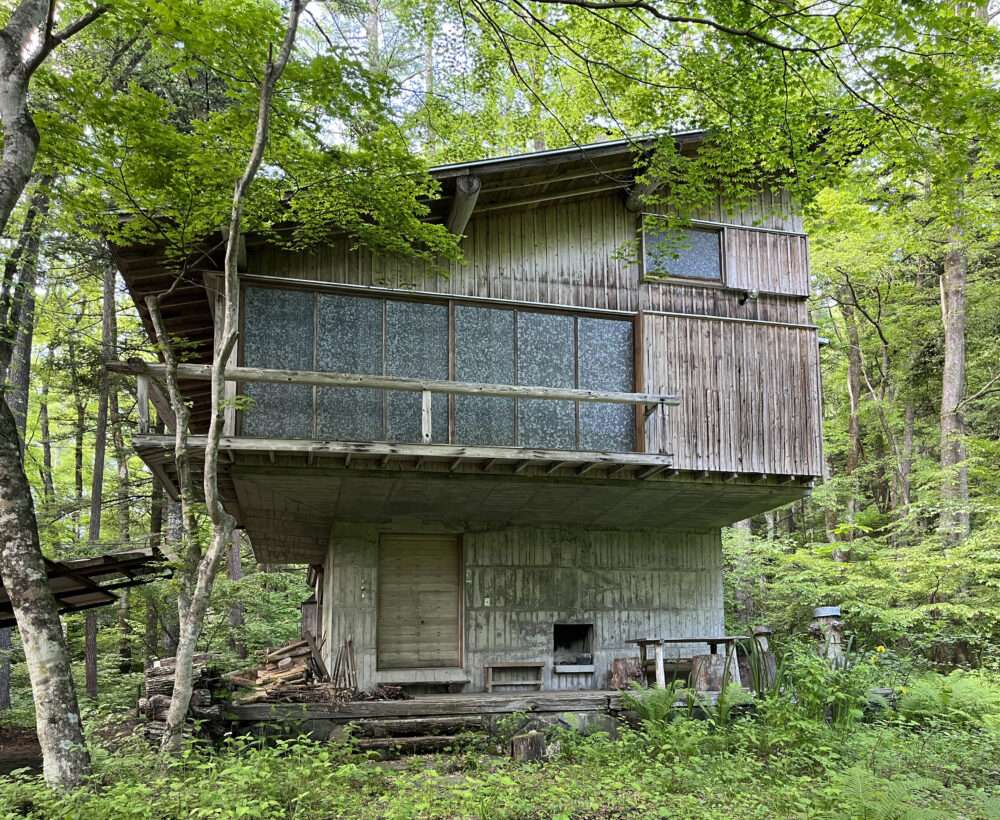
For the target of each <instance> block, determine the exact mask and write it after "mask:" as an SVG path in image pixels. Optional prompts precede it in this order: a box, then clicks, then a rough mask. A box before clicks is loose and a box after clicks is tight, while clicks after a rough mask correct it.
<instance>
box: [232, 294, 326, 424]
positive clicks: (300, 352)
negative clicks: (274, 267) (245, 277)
mask: <svg viewBox="0 0 1000 820" xmlns="http://www.w3.org/2000/svg"><path fill="white" fill-rule="evenodd" d="M243 305H244V322H243V328H244V331H243V364H244V365H246V366H247V367H265V368H277V369H281V370H312V368H313V294H311V293H309V292H308V291H301V290H278V289H275V288H247V289H246V292H245V295H244V302H243ZM242 392H243V395H245V396H247V397H248V398H251V399H253V400H254V402H256V406H255V407H253V408H251V409H249V410H246V411H244V412H243V421H242V432H243V435H245V436H261V437H276V438H312V435H313V432H312V415H313V401H312V392H313V391H312V388H311V387H309V386H308V385H285V384H261V383H259V382H257V383H250V382H248V383H246V384H244V385H243V386H242Z"/></svg>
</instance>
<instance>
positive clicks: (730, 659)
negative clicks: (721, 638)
mask: <svg viewBox="0 0 1000 820" xmlns="http://www.w3.org/2000/svg"><path fill="white" fill-rule="evenodd" d="M726 668H727V672H728V673H729V674H728V678H729V680H730V682H732V683H735V684H737V685H738V686H742V685H743V679H742V676H741V675H740V662H739V658H737V657H736V644H734V643H727V644H726Z"/></svg>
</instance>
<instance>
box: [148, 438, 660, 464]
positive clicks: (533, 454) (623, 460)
mask: <svg viewBox="0 0 1000 820" xmlns="http://www.w3.org/2000/svg"><path fill="white" fill-rule="evenodd" d="M173 441H174V439H173V436H153V435H136V436H133V437H132V445H133V446H134V447H136V448H139V449H142V448H150V447H158V446H159V447H164V448H172V447H173ZM206 441H207V437H206V436H189V437H188V446H189V447H190V448H191V449H192V450H193V451H197V450H203V449H204V448H205V444H206ZM219 449H220V450H221V451H227V450H232V451H235V452H244V453H289V454H291V453H298V454H305V453H313V454H315V455H335V456H341V457H343V458H344V460H345V462H347V464H350V459H351V457H352V456H358V457H368V458H375V459H381V458H382V457H383V456H385V455H389V456H397V457H406V458H416V459H420V460H425V459H439V460H442V461H447V462H450V463H453V462H454V461H455V460H456V459H462V460H467V461H477V462H478V461H489V460H494V461H506V462H510V463H514V464H516V467H515V472H520V471H521V470H523V469H525V468H526V467H528V466H531V465H537V466H539V467H546V468H547V467H550V466H552V464H553V463H556V462H559V463H561V464H562V465H563V466H570V465H574V466H580V465H584V464H593V465H594V466H605V467H613V466H616V465H624V467H625V468H626V469H628V468H636V467H654V466H657V467H658V466H663V467H670V466H672V462H673V456H668V455H658V454H655V453H614V452H609V451H598V450H589V451H588V450H580V451H576V450H540V449H537V448H531V449H528V448H524V447H475V446H470V447H465V446H461V445H457V444H396V443H394V442H382V441H373V442H368V441H336V440H333V439H284V438H282V439H274V438H249V437H244V436H223V437H222V439H221V440H220V441H219ZM147 457H148V456H147V455H146V454H143V458H144V459H145V458H147ZM345 466H347V465H346V464H345Z"/></svg>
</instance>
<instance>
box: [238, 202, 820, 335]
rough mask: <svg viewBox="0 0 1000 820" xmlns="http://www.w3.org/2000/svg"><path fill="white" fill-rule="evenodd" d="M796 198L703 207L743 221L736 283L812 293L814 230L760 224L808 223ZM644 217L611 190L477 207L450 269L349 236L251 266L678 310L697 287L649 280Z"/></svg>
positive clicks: (794, 307) (387, 283)
mask: <svg viewBox="0 0 1000 820" xmlns="http://www.w3.org/2000/svg"><path fill="white" fill-rule="evenodd" d="M787 204H788V203H787V195H784V194H782V195H777V194H774V195H772V194H770V193H767V192H765V193H762V194H761V195H760V196H759V197H758V200H757V201H756V202H755V203H753V204H752V205H751V206H749V207H748V208H747V209H745V210H743V211H740V212H738V213H735V214H732V213H729V212H728V211H727V210H726V208H725V207H723V205H722V203H721V202H717V203H716V204H715V205H714V206H713V207H712V208H709V209H708V210H706V211H705V212H703V213H701V214H699V215H698V217H699V218H701V219H707V220H711V221H719V222H726V223H727V224H731V225H733V226H734V227H732V228H728V229H727V233H728V234H730V235H731V236H732V237H733V239H732V243H731V244H732V248H731V249H730V250H729V252H728V253H727V258H726V264H727V269H728V270H729V271H730V272H731V276H732V277H733V281H732V282H730V283H729V284H730V286H731V287H734V288H740V289H750V288H757V289H759V290H762V291H766V292H775V293H783V294H788V295H790V296H803V295H807V294H808V263H807V258H806V243H805V238H804V237H801V236H798V235H795V234H774V233H768V232H763V231H758V230H754V228H755V227H762V228H770V229H772V230H782V231H799V230H801V220H800V219H799V218H798V217H797V216H787V217H786V216H784V215H783V214H781V213H780V212H777V211H773V210H772V209H773V208H774V207H779V206H780V207H787ZM639 224H640V220H639V217H638V216H637V215H636V214H631V213H629V212H628V211H626V210H625V207H624V204H623V201H622V199H621V198H620V197H618V196H616V195H604V196H596V197H591V198H588V199H581V200H577V201H572V202H562V203H557V204H551V205H545V206H539V207H535V208H528V209H520V210H509V211H504V212H500V213H492V214H483V215H481V216H479V217H475V216H474V217H473V219H472V221H471V222H470V223H469V226H468V228H467V229H466V230H467V234H468V235H467V236H466V237H465V238H464V239H463V240H462V243H461V248H462V253H463V255H464V259H465V262H464V264H461V263H458V262H450V263H445V266H444V267H445V269H444V272H443V275H437V274H435V273H433V272H431V271H429V269H428V268H427V266H426V265H424V264H422V263H416V262H412V261H409V260H406V259H401V258H389V257H384V256H378V255H376V254H374V253H373V252H372V251H370V250H367V249H365V248H359V247H355V243H354V242H353V241H352V240H350V239H346V238H341V239H337V240H334V241H332V242H331V243H330V244H329V245H326V246H322V247H318V248H314V249H311V250H308V251H300V252H289V251H286V250H282V249H280V248H277V247H262V248H257V249H255V250H254V251H253V252H252V253H251V254H250V256H249V270H248V272H249V273H250V274H256V275H262V276H276V277H289V278H293V279H303V280H309V281H316V282H324V283H329V284H342V285H352V286H362V287H388V288H399V289H415V290H419V291H424V292H429V293H440V294H442V295H449V296H457V297H462V296H466V297H475V298H482V299H495V300H501V301H503V300H514V301H523V302H536V303H542V304H551V305H564V306H568V307H586V308H592V309H598V310H620V311H629V312H632V311H636V310H638V309H639V308H641V307H647V308H655V309H659V310H671V309H673V308H671V307H668V306H667V305H668V304H669V303H670V302H672V301H674V300H675V298H678V297H675V296H674V292H675V291H680V293H681V294H684V293H692V292H694V291H696V290H698V288H697V287H696V286H691V285H690V284H685V283H680V282H678V283H674V282H663V283H651V284H640V278H641V273H640V265H639V264H638V259H637V256H638V237H639ZM701 290H712V289H711V288H707V289H706V288H702V289H701ZM679 298H682V299H683V298H687V297H685V296H683V295H681V296H680V297H679ZM713 299H714V298H706V299H705V302H704V307H705V309H707V310H710V311H714V310H716V309H723V310H725V309H729V306H728V303H727V302H726V300H724V299H721V298H719V299H718V300H717V301H714V300H713ZM730 301H735V300H730ZM799 302H800V300H798V299H793V300H786V302H780V301H779V302H774V301H773V300H772V302H768V303H765V302H760V303H758V304H757V305H753V306H750V307H748V308H747V310H746V313H745V314H743V315H749V313H751V312H754V313H756V314H757V316H755V318H766V319H767V320H769V321H781V319H780V318H779V317H778V313H779V312H781V311H782V310H788V311H791V312H793V313H799V312H801V311H800V310H799V304H798V303H799ZM762 314H766V315H762Z"/></svg>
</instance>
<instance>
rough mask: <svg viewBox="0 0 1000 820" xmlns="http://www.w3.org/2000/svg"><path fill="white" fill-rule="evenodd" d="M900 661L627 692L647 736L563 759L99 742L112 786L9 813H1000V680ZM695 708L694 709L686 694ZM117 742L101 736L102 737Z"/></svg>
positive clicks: (296, 745) (9, 804) (580, 742)
mask: <svg viewBox="0 0 1000 820" xmlns="http://www.w3.org/2000/svg"><path fill="white" fill-rule="evenodd" d="M888 654H889V653H877V652H875V653H871V654H859V655H858V656H856V657H855V658H854V659H853V660H854V663H852V664H850V665H848V666H845V667H844V668H843V669H838V670H828V669H827V667H826V665H825V664H824V663H823V662H822V660H820V659H819V658H818V657H816V656H815V655H812V654H810V653H808V652H801V653H792V654H791V655H790V656H789V657H788V658H786V659H785V660H784V661H782V662H781V663H780V664H779V668H778V678H779V680H778V681H776V683H775V685H774V686H773V687H771V688H769V689H767V690H766V691H762V692H760V693H758V695H757V696H756V697H754V698H752V699H751V698H749V697H748V696H747V695H746V694H745V693H743V692H742V691H740V692H737V691H736V690H735V689H734V688H733V687H731V688H730V689H729V690H727V692H726V693H724V694H723V696H722V697H721V698H720V700H719V702H718V703H716V702H713V701H712V700H708V699H704V700H695V699H694V695H693V693H691V692H688V691H687V690H684V689H681V688H680V687H677V686H671V687H668V688H667V689H663V690H647V691H641V690H640V691H636V692H635V693H634V694H632V695H626V705H627V706H629V707H631V709H632V710H633V717H634V719H633V721H632V725H631V728H628V727H626V726H625V725H624V724H623V725H622V726H621V728H620V729H619V730H618V731H617V732H616V733H615V734H614V736H612V735H609V734H607V733H603V732H596V733H591V734H586V733H584V732H579V731H574V730H566V729H561V730H556V731H555V732H554V734H553V738H552V740H553V741H554V745H553V748H554V749H556V751H555V752H554V755H553V758H552V760H550V761H549V762H547V763H545V764H542V765H537V764H517V763H513V762H511V761H510V760H509V759H507V758H506V757H505V756H502V755H500V754H494V755H484V754H481V753H478V752H475V753H474V752H471V751H469V747H467V746H465V745H464V744H463V741H462V739H461V738H458V739H456V745H455V748H454V749H453V750H452V751H450V752H446V753H444V754H441V755H437V756H433V757H419V758H411V759H409V760H403V761H398V762H396V763H391V764H390V763H380V762H377V761H373V760H368V759H366V758H365V757H364V756H363V755H360V754H357V753H356V751H355V750H354V749H353V748H352V747H351V746H349V745H331V744H322V743H316V742H313V741H311V740H308V739H305V738H298V739H292V740H279V741H271V742H268V743H264V742H261V741H258V740H253V739H249V738H230V739H227V740H226V741H225V743H224V744H223V746H222V747H221V748H220V749H212V748H208V747H205V746H201V745H191V746H189V747H188V748H187V750H186V751H185V753H184V754H183V756H182V757H181V758H180V759H178V760H177V761H176V762H175V763H173V764H172V765H171V767H170V768H169V769H168V770H162V769H160V768H159V765H158V763H157V760H156V758H155V756H154V754H153V753H152V752H151V751H150V750H149V749H148V748H147V747H146V746H145V744H144V743H143V742H142V741H141V740H140V739H138V738H137V737H135V736H130V735H122V736H115V735H114V734H113V733H111V732H109V731H108V726H107V725H106V724H105V725H104V726H103V727H102V730H101V731H100V732H99V733H98V732H91V737H92V738H94V741H93V742H94V752H95V763H96V775H95V778H94V781H93V783H92V786H91V787H90V788H88V789H83V790H80V791H77V792H74V793H71V794H59V793H56V792H53V791H51V790H49V789H48V788H47V787H45V786H44V784H43V783H42V782H41V780H40V778H38V777H35V776H29V775H27V774H24V773H22V774H19V775H15V776H12V777H9V778H0V818H5V820H6V818H21V817H30V818H45V819H46V820H47V819H48V818H56V817H66V818H112V819H115V818H122V820H124V819H125V818H164V819H166V820H169V818H189V817H190V818H200V817H225V818H317V817H355V818H365V819H366V820H367V818H381V817H385V818H480V819H481V820H490V819H491V818H549V817H555V818H594V819H595V820H596V819H597V818H626V817H684V818H692V819H693V820H697V819H698V818H705V819H706V820H707V819H708V818H711V819H712V820H716V819H718V820H721V818H775V817H789V818H819V819H820V820H841V819H843V820H854V819H855V818H862V819H863V820H903V819H904V818H905V819H906V820H917V819H918V818H953V817H960V818H980V819H982V820H987V819H988V818H1000V765H998V763H997V761H1000V684H998V682H997V681H996V680H995V679H994V678H993V677H992V676H991V675H990V674H989V673H988V672H975V673H972V672H955V673H952V674H950V675H942V674H939V673H935V672H921V671H919V670H917V671H911V672H908V673H907V680H906V683H905V685H899V686H896V687H895V689H894V692H893V693H892V694H890V695H889V696H888V697H886V698H883V699H879V698H876V699H874V700H872V699H870V697H869V695H868V691H869V688H870V687H871V686H873V685H877V684H878V683H880V682H884V680H882V681H880V680H879V678H880V676H882V677H883V678H884V677H885V676H886V675H895V674H897V672H898V666H899V664H898V663H897V662H896V660H895V659H894V658H891V657H888V658H885V660H883V656H885V655H888ZM679 698H680V699H681V700H683V699H684V698H687V699H688V702H689V703H690V704H691V705H690V708H688V709H684V708H678V707H677V706H676V705H675V704H676V702H677V701H678V699H679ZM98 738H100V739H98Z"/></svg>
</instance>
